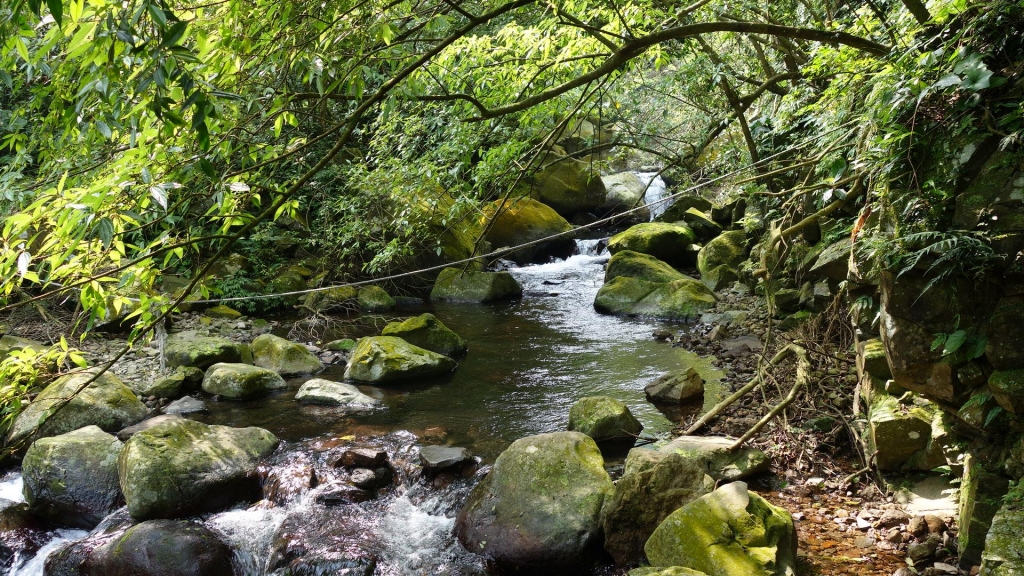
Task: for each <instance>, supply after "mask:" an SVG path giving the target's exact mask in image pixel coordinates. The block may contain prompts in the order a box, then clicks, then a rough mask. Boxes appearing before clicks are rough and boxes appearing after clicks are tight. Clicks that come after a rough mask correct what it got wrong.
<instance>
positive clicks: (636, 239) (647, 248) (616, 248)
mask: <svg viewBox="0 0 1024 576" xmlns="http://www.w3.org/2000/svg"><path fill="white" fill-rule="evenodd" d="M694 240H696V235H695V234H694V233H693V230H692V229H690V227H689V226H685V225H683V224H669V223H666V222H645V223H643V224H637V225H635V226H632V227H630V228H629V229H628V230H626V231H624V232H620V233H618V234H616V235H615V236H612V237H611V239H609V240H608V251H609V252H611V253H612V254H616V253H617V252H621V251H623V250H629V251H632V252H639V253H641V254H647V255H649V256H653V257H655V258H657V259H658V260H661V261H663V262H667V263H669V264H677V265H690V264H692V262H685V261H683V259H682V257H683V255H684V254H685V253H686V247H687V246H689V245H690V244H693V242H694Z"/></svg>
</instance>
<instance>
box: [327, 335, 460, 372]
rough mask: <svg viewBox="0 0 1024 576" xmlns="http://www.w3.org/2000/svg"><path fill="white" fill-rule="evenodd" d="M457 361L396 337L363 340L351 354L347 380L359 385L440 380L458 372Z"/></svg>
mask: <svg viewBox="0 0 1024 576" xmlns="http://www.w3.org/2000/svg"><path fill="white" fill-rule="evenodd" d="M455 367H456V364H455V361H454V360H452V359H451V358H449V357H447V356H442V355H441V354H437V353H435V352H431V351H430V350H424V349H423V348H420V347H419V346H413V345H412V344H409V343H408V342H406V341H405V340H402V339H401V338H396V337H394V336H374V337H370V338H362V339H360V340H359V345H358V346H356V349H355V350H353V351H352V358H350V359H349V361H348V366H347V367H346V368H345V378H346V379H350V380H357V381H360V382H380V383H389V382H400V381H404V380H415V379H422V378H437V377H441V376H445V375H447V374H450V373H451V372H452V371H453V370H455Z"/></svg>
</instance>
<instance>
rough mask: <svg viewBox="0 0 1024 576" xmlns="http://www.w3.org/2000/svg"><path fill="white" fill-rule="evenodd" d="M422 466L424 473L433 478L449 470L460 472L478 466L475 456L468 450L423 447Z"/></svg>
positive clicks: (421, 452)
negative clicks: (474, 465) (464, 468)
mask: <svg viewBox="0 0 1024 576" xmlns="http://www.w3.org/2000/svg"><path fill="white" fill-rule="evenodd" d="M420 464H421V465H422V466H423V473H424V474H426V475H427V476H433V475H435V474H439V473H441V472H445V471H448V470H460V469H462V468H463V467H465V466H469V465H473V464H476V460H475V459H474V458H473V455H472V454H470V452H469V450H467V449H466V448H459V447H457V446H421V447H420Z"/></svg>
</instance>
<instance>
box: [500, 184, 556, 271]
mask: <svg viewBox="0 0 1024 576" xmlns="http://www.w3.org/2000/svg"><path fill="white" fill-rule="evenodd" d="M484 217H485V220H486V221H489V222H490V225H489V227H487V228H486V230H487V236H486V238H487V241H488V242H490V243H491V246H494V247H495V248H503V247H512V246H519V245H520V244H525V243H528V242H534V241H537V240H541V239H543V238H550V237H551V236H554V235H556V234H563V235H562V236H559V237H558V238H555V239H551V240H545V241H544V242H540V243H538V244H534V245H531V246H525V247H523V248H520V249H518V250H516V251H515V252H512V253H510V254H509V255H508V258H509V259H510V260H513V261H515V262H516V263H517V264H520V265H524V264H530V263H532V262H544V261H546V260H547V259H548V258H549V257H551V256H555V257H558V258H565V257H567V256H569V255H571V254H572V252H573V250H574V249H575V248H576V243H575V242H574V241H573V238H572V234H569V233H568V232H570V231H571V230H572V224H569V222H567V221H566V219H565V218H562V216H561V215H559V214H558V212H555V211H554V209H552V208H551V207H550V206H548V205H546V204H543V203H541V202H538V201H536V200H534V199H532V198H521V199H518V200H506V201H501V200H499V201H495V202H493V203H491V204H489V205H487V206H485V207H484Z"/></svg>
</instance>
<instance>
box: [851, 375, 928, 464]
mask: <svg viewBox="0 0 1024 576" xmlns="http://www.w3.org/2000/svg"><path fill="white" fill-rule="evenodd" d="M914 400H915V403H914V404H910V405H907V406H904V405H902V404H900V402H899V401H898V400H897V399H896V398H894V397H892V396H889V395H888V394H878V395H875V397H874V398H872V400H871V406H870V407H869V409H868V434H867V435H865V439H864V440H865V443H866V444H867V446H866V447H865V448H866V450H867V453H868V454H874V455H875V456H874V458H875V465H876V466H878V469H879V470H901V469H918V470H931V469H932V468H935V467H937V466H942V465H944V464H945V463H946V460H945V456H944V453H943V450H942V446H941V443H940V441H939V440H940V439H939V438H937V437H938V436H940V435H941V430H942V426H941V415H940V414H939V410H938V407H937V406H935V405H933V404H931V403H929V402H927V401H925V400H924V399H921V398H915V399H914Z"/></svg>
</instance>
